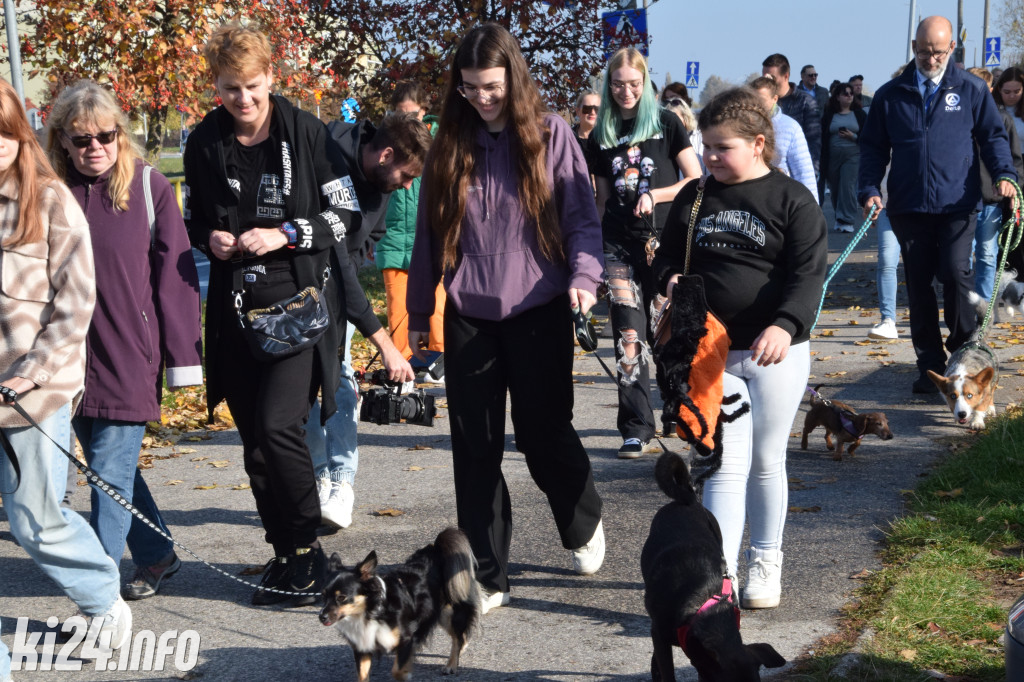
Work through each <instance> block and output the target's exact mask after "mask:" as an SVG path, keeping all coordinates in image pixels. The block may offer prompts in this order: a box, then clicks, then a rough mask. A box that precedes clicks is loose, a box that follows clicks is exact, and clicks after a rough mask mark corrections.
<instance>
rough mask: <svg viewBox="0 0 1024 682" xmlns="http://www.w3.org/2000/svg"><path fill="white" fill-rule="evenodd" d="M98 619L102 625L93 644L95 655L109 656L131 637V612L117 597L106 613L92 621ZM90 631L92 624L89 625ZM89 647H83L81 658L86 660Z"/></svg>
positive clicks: (122, 600)
mask: <svg viewBox="0 0 1024 682" xmlns="http://www.w3.org/2000/svg"><path fill="white" fill-rule="evenodd" d="M97 618H98V619H100V622H101V623H102V625H101V626H100V632H99V636H98V637H97V638H96V642H95V645H94V646H95V649H94V651H95V653H96V654H99V653H103V654H107V655H109V654H111V653H113V652H114V651H116V650H117V649H120V648H121V647H123V646H124V645H125V644H127V643H128V641H129V640H130V639H131V637H132V610H131V608H129V607H128V604H127V603H125V601H124V599H122V598H121V597H120V596H118V598H117V601H115V602H114V605H113V606H111V607H110V610H109V611H107V612H106V613H102V614H100V615H98V616H95V617H94V618H93V620H94V621H95V619H97ZM89 626H90V629H91V628H92V623H91V622H90V623H89ZM88 648H89V647H87V646H83V647H82V651H81V655H82V657H83V658H87V657H88V656H87V654H88V653H90V652H89V651H87V649H88Z"/></svg>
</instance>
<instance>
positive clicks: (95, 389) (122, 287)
mask: <svg viewBox="0 0 1024 682" xmlns="http://www.w3.org/2000/svg"><path fill="white" fill-rule="evenodd" d="M69 166H70V164H69ZM142 167H143V162H142V161H136V164H135V176H134V177H133V179H132V187H131V195H130V197H129V200H128V210H127V211H116V210H114V207H113V204H112V202H111V200H110V195H109V193H108V185H107V182H108V180H109V175H110V173H109V171H108V172H107V173H104V174H103V175H101V176H100V177H98V178H87V177H85V176H83V175H81V174H80V173H78V172H77V171H76V170H75V169H74V167H73V166H71V167H69V169H68V178H67V181H68V186H69V187H70V188H71V193H72V194H74V196H75V199H76V200H77V201H78V203H79V205H80V206H81V207H82V210H83V211H84V212H85V217H86V218H87V219H88V221H89V233H90V235H91V237H92V252H93V258H94V260H95V263H96V308H95V311H94V312H93V316H92V324H91V325H90V326H89V334H88V337H87V342H86V367H85V394H84V395H83V396H82V403H81V406H80V407H79V410H78V414H81V415H83V416H86V417H100V418H103V419H112V420H118V421H129V422H144V421H153V420H157V419H159V418H160V396H161V392H162V383H163V381H162V379H163V376H162V375H163V372H162V370H163V369H164V366H165V365H166V367H167V384H168V385H169V386H171V387H177V386H188V385H193V384H201V383H202V381H203V374H202V367H201V364H200V358H201V357H202V342H201V341H200V338H201V337H200V328H199V324H200V320H199V276H198V275H197V274H196V264H195V261H194V260H193V259H192V250H191V248H190V247H189V242H188V235H187V234H186V232H185V223H184V222H183V220H182V218H181V211H180V210H179V208H178V202H177V200H176V199H175V198H174V189H173V188H172V187H171V183H170V182H168V181H167V178H165V177H164V176H163V175H161V174H160V173H157V172H156V171H154V172H153V174H152V176H151V178H150V182H151V186H152V188H153V207H154V213H155V215H156V225H155V228H154V244H153V246H152V248H151V247H150V231H149V219H148V218H147V215H146V200H145V195H144V193H143V188H142Z"/></svg>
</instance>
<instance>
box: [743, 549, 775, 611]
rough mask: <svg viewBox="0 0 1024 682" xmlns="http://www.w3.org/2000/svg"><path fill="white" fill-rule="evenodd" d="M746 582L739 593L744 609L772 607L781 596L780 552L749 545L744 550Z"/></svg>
mask: <svg viewBox="0 0 1024 682" xmlns="http://www.w3.org/2000/svg"><path fill="white" fill-rule="evenodd" d="M746 556H747V582H746V584H745V585H744V586H743V590H742V591H741V593H740V606H742V607H743V608H745V609H772V608H775V607H776V606H778V605H779V598H780V597H781V596H782V552H781V551H779V550H774V549H757V548H755V547H751V548H750V549H748V550H747V551H746Z"/></svg>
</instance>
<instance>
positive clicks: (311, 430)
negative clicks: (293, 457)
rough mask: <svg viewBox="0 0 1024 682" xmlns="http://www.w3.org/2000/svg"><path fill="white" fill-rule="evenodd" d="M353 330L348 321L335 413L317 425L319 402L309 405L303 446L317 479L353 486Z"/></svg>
mask: <svg viewBox="0 0 1024 682" xmlns="http://www.w3.org/2000/svg"><path fill="white" fill-rule="evenodd" d="M355 329H356V328H355V327H354V326H353V325H352V323H351V322H349V323H348V327H347V328H346V330H345V354H344V355H343V356H342V357H341V381H340V382H338V392H337V393H335V394H334V400H335V402H336V403H337V405H338V411H337V412H335V413H334V414H333V415H331V417H330V418H329V419H328V420H327V423H326V424H324V425H323V426H320V401H319V400H318V401H316V402H315V403H313V407H312V408H310V410H309V423H308V424H306V447H308V448H309V456H310V457H311V458H312V460H313V471H314V472H315V473H316V475H317V478H320V477H329V478H330V479H331V480H332V481H339V482H340V481H346V482H348V484H349V485H354V484H355V481H356V469H358V468H359V447H358V443H357V440H356V427H357V426H358V424H359V409H358V408H359V386H358V384H356V379H355V372H353V371H352V334H353V333H354V332H355Z"/></svg>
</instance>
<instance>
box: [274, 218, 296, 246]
mask: <svg viewBox="0 0 1024 682" xmlns="http://www.w3.org/2000/svg"><path fill="white" fill-rule="evenodd" d="M277 229H279V230H281V234H283V235H284V236H285V237H287V238H288V248H289V249H294V248H295V242H296V241H298V233H297V232H296V231H295V226H294V225H292V224H291V222H289V221H287V220H286V221H285V222H283V223H281V227H279V228H277Z"/></svg>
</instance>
